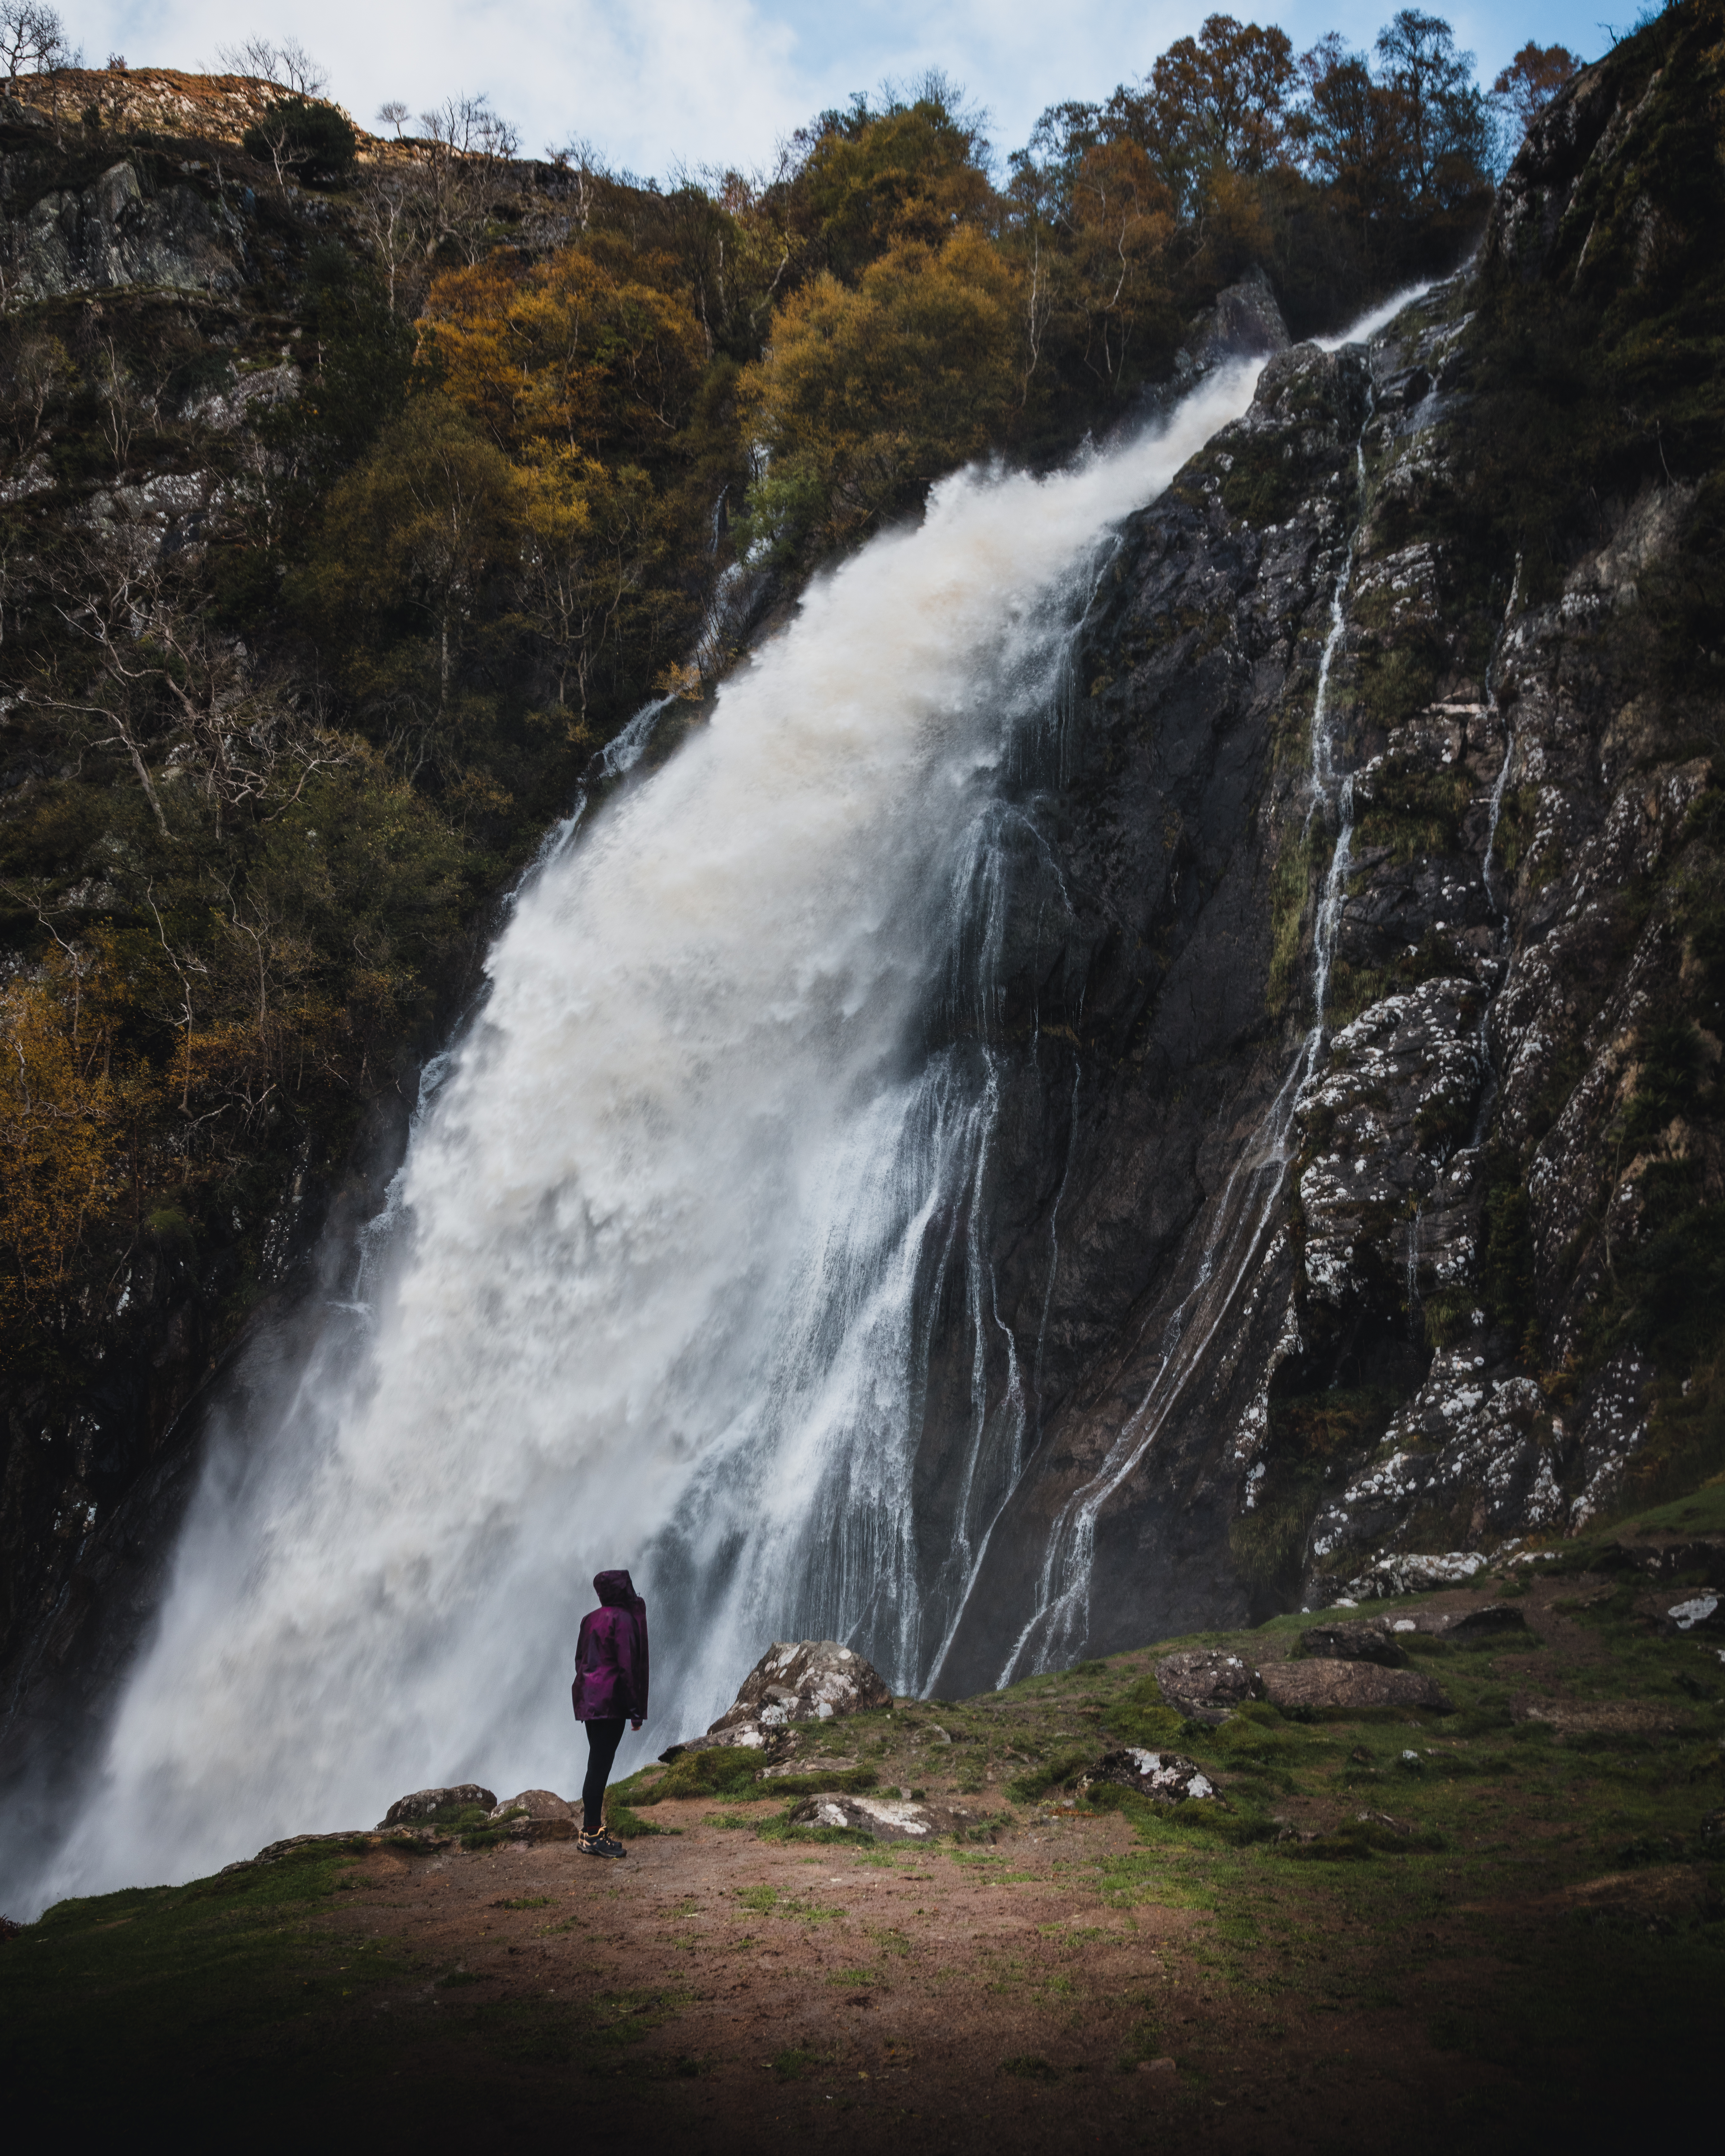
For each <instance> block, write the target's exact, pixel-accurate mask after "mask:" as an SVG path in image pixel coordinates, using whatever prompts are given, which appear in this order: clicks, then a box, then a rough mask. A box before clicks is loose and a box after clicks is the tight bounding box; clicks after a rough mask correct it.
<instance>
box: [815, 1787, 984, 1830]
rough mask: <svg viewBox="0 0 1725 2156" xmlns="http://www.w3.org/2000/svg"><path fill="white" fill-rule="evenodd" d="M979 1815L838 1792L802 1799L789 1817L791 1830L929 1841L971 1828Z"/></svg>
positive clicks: (956, 1806)
mask: <svg viewBox="0 0 1725 2156" xmlns="http://www.w3.org/2000/svg"><path fill="white" fill-rule="evenodd" d="M977 1819H978V1814H976V1813H974V1812H970V1811H967V1810H966V1809H965V1808H964V1806H963V1804H912V1803H911V1802H909V1801H908V1800H907V1799H903V1798H898V1797H851V1796H845V1795H842V1794H839V1792H838V1791H837V1790H834V1791H832V1792H830V1793H829V1794H824V1795H822V1796H815V1797H805V1798H804V1799H803V1801H802V1803H801V1804H798V1805H797V1806H796V1808H795V1809H794V1810H793V1812H792V1814H791V1824H792V1825H793V1826H827V1827H850V1828H852V1829H860V1830H861V1831H862V1832H863V1833H864V1834H867V1835H873V1836H874V1838H875V1840H876V1841H928V1840H932V1839H933V1837H934V1836H935V1835H937V1834H952V1833H954V1832H956V1831H957V1830H958V1829H960V1828H962V1827H966V1826H969V1825H973V1824H974V1823H975V1822H976V1820H977Z"/></svg>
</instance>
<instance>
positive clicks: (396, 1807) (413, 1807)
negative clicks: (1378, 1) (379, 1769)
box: [377, 1782, 497, 1834]
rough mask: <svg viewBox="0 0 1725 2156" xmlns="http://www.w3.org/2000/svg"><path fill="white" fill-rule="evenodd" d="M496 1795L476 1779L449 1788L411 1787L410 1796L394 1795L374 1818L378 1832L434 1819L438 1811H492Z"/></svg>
mask: <svg viewBox="0 0 1725 2156" xmlns="http://www.w3.org/2000/svg"><path fill="white" fill-rule="evenodd" d="M496 1805H497V1799H496V1798H495V1796H494V1795H493V1794H491V1792H490V1790H489V1789H481V1788H480V1785H479V1784H478V1783H477V1782H458V1783H456V1784H455V1785H454V1788H453V1789H415V1790H414V1791H413V1794H412V1795H411V1796H407V1797H398V1798H397V1799H396V1800H395V1802H394V1803H393V1804H392V1805H391V1806H390V1807H389V1809H388V1811H387V1812H385V1813H384V1815H383V1816H382V1819H381V1820H378V1822H377V1831H378V1833H379V1834H381V1833H382V1831H383V1830H384V1828H385V1827H390V1826H419V1825H424V1824H425V1823H426V1822H428V1821H431V1820H435V1819H436V1817H437V1815H438V1814H439V1812H440V1811H443V1810H444V1809H449V1810H451V1811H467V1810H470V1809H475V1807H476V1808H477V1809H479V1810H480V1811H483V1812H490V1811H495V1809H496Z"/></svg>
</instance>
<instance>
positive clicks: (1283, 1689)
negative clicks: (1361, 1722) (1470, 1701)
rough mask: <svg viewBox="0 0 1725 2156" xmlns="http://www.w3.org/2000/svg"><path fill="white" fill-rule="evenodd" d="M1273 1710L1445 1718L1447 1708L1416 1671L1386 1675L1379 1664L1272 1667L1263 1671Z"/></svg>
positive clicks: (1281, 1664)
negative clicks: (1407, 1712)
mask: <svg viewBox="0 0 1725 2156" xmlns="http://www.w3.org/2000/svg"><path fill="white" fill-rule="evenodd" d="M1264 1681H1265V1685H1266V1689H1267V1691H1268V1692H1269V1697H1270V1703H1271V1706H1272V1707H1281V1708H1283V1709H1284V1710H1286V1708H1288V1707H1313V1708H1315V1707H1339V1708H1357V1707H1435V1708H1436V1709H1437V1711H1438V1712H1440V1713H1443V1714H1447V1713H1448V1712H1450V1702H1449V1700H1448V1699H1447V1698H1446V1697H1445V1695H1444V1693H1443V1691H1441V1689H1440V1687H1439V1686H1437V1685H1436V1684H1435V1682H1434V1681H1432V1679H1431V1678H1430V1677H1429V1676H1426V1675H1425V1672H1424V1671H1420V1670H1387V1669H1385V1668H1384V1666H1383V1665H1382V1664H1381V1663H1379V1662H1347V1661H1343V1662H1337V1661H1309V1662H1272V1663H1271V1664H1270V1665H1269V1666H1268V1667H1267V1668H1266V1670H1265V1671H1264Z"/></svg>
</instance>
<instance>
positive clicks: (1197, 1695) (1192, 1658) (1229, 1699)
mask: <svg viewBox="0 0 1725 2156" xmlns="http://www.w3.org/2000/svg"><path fill="white" fill-rule="evenodd" d="M1156 1681H1157V1682H1158V1684H1159V1685H1160V1686H1162V1696H1163V1698H1164V1699H1165V1700H1166V1701H1167V1702H1168V1705H1169V1706H1170V1707H1176V1708H1178V1710H1179V1712H1181V1713H1182V1714H1183V1715H1185V1716H1186V1717H1187V1718H1188V1719H1189V1721H1193V1722H1223V1721H1225V1720H1226V1719H1227V1717H1228V1716H1229V1715H1230V1713H1231V1712H1233V1710H1234V1709H1235V1707H1243V1706H1244V1705H1245V1702H1246V1701H1247V1700H1249V1699H1262V1698H1263V1697H1265V1692H1264V1680H1263V1678H1262V1677H1261V1676H1260V1675H1259V1674H1258V1672H1257V1671H1256V1670H1255V1669H1254V1668H1253V1667H1252V1666H1251V1664H1250V1662H1246V1661H1241V1659H1240V1656H1239V1655H1230V1654H1229V1653H1227V1652H1226V1651H1225V1650H1224V1649H1221V1648H1212V1647H1192V1648H1189V1649H1187V1650H1185V1651H1183V1653H1180V1654H1178V1655H1163V1658H1162V1660H1161V1661H1159V1662H1158V1664H1157V1665H1156Z"/></svg>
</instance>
